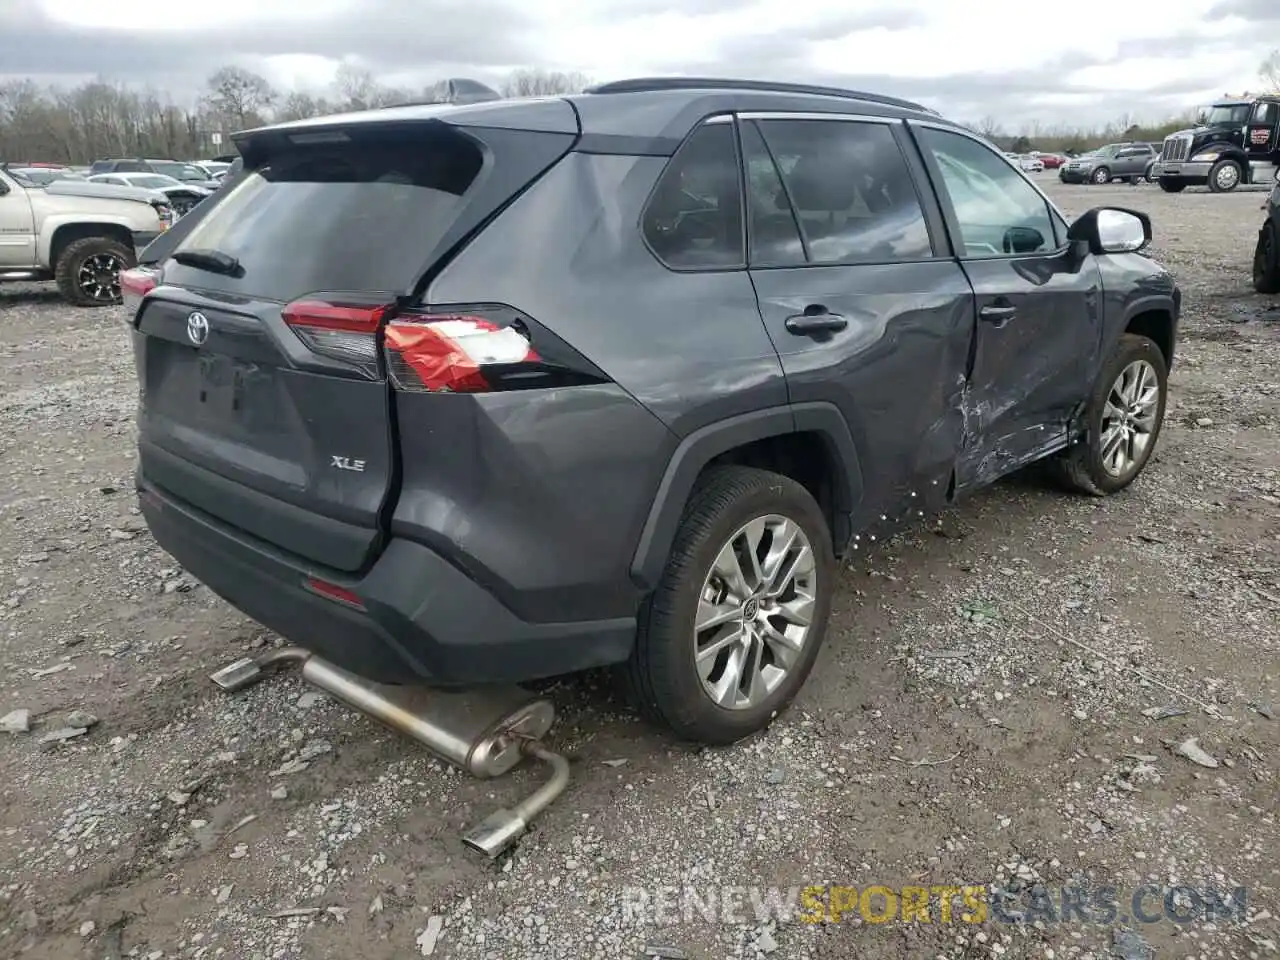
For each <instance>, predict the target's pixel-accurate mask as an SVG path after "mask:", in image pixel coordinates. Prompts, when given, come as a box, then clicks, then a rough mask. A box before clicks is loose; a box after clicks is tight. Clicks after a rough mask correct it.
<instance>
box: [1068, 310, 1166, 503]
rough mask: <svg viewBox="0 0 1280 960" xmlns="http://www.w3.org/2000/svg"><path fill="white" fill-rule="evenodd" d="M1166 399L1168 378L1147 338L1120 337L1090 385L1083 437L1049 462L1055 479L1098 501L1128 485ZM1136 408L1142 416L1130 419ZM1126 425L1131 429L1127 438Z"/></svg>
mask: <svg viewBox="0 0 1280 960" xmlns="http://www.w3.org/2000/svg"><path fill="white" fill-rule="evenodd" d="M1130 387H1132V388H1133V390H1132V392H1130V391H1129V388H1130ZM1152 389H1154V391H1155V392H1154V394H1150V395H1149V394H1148V391H1150V390H1152ZM1168 396H1169V375H1168V370H1167V367H1166V365H1165V360H1164V354H1162V353H1161V352H1160V348H1159V347H1157V346H1156V344H1155V342H1154V341H1153V340H1151V339H1149V338H1148V337H1142V336H1138V335H1137V334H1133V333H1126V334H1124V335H1123V336H1122V337H1121V338H1120V342H1119V343H1118V344H1116V348H1115V350H1114V351H1113V352H1112V354H1111V358H1110V359H1109V360H1108V361H1107V362H1106V363H1105V364H1103V366H1102V370H1101V371H1100V372H1099V374H1098V379H1097V381H1096V382H1095V384H1094V387H1093V393H1092V394H1091V395H1090V397H1089V405H1088V408H1087V409H1086V411H1085V418H1086V425H1085V435H1084V436H1083V437H1081V438H1080V439H1079V440H1078V441H1076V443H1075V444H1074V445H1072V446H1070V447H1068V448H1067V449H1066V450H1064V451H1063V452H1062V453H1060V454H1059V455H1058V456H1057V457H1055V458H1054V459H1053V460H1051V461H1050V464H1051V466H1052V467H1053V468H1054V469H1055V472H1056V473H1057V475H1058V479H1059V480H1060V481H1062V483H1064V484H1065V485H1066V486H1067V487H1068V488H1069V489H1072V490H1075V491H1077V492H1079V493H1087V494H1091V495H1093V496H1097V497H1101V496H1107V495H1109V494H1112V493H1117V492H1119V491H1120V490H1123V489H1124V488H1125V487H1127V486H1129V484H1131V483H1133V481H1134V480H1135V479H1136V478H1137V476H1138V474H1140V473H1141V472H1142V470H1143V468H1145V467H1146V465H1147V462H1148V461H1149V460H1150V459H1151V455H1152V453H1153V452H1154V451H1155V448H1156V442H1157V441H1158V440H1159V439H1160V428H1161V426H1162V425H1163V424H1164V411H1165V405H1166V403H1167V401H1168ZM1139 407H1141V408H1142V410H1143V413H1142V414H1141V416H1134V415H1133V413H1134V411H1136V410H1137V409H1138V408H1139ZM1126 426H1130V427H1133V428H1134V429H1132V430H1129V431H1128V433H1127V434H1126V431H1125V429H1124V427H1126ZM1128 438H1131V439H1128ZM1116 454H1120V455H1122V456H1123V460H1119V459H1118V457H1117V456H1116Z"/></svg>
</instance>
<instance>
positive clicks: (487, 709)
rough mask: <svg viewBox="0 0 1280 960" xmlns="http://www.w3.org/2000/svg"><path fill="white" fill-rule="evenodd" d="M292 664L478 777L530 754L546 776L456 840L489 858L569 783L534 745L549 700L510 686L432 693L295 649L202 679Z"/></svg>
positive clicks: (232, 683)
mask: <svg viewBox="0 0 1280 960" xmlns="http://www.w3.org/2000/svg"><path fill="white" fill-rule="evenodd" d="M285 663H300V664H301V665H302V679H304V680H306V681H307V682H308V683H310V684H312V685H313V686H316V687H319V688H320V689H321V690H323V691H324V692H325V693H328V694H330V695H331V696H333V697H335V698H336V699H338V700H341V701H342V702H343V703H345V704H347V705H348V706H350V707H354V708H355V709H356V710H359V711H360V712H362V713H365V714H368V715H369V716H371V717H373V718H374V719H375V720H379V721H381V722H382V723H384V724H386V725H387V726H388V727H391V728H392V729H394V730H398V731H399V732H401V733H404V734H407V735H408V736H410V737H412V738H413V739H414V740H417V741H418V742H419V743H421V744H423V745H424V746H425V747H427V749H429V750H430V751H431V752H432V753H434V754H435V755H436V756H438V757H440V759H442V760H445V761H446V762H448V763H451V764H453V765H454V766H455V767H460V768H461V769H463V770H466V771H467V772H468V773H470V774H472V775H473V776H476V777H480V778H481V779H485V780H488V779H492V778H494V777H500V776H502V775H503V774H504V773H507V772H509V771H510V770H511V768H512V767H514V766H515V765H516V764H518V763H519V762H520V761H521V760H522V759H523V758H524V757H526V756H531V757H534V758H536V759H538V760H540V761H542V762H543V763H545V764H547V765H548V766H550V767H551V771H552V772H551V776H550V778H549V779H548V780H547V781H546V782H545V783H544V784H543V785H542V786H540V787H539V788H538V789H537V790H535V791H534V792H533V793H532V794H530V795H529V796H528V797H527V798H525V799H524V800H523V801H521V802H520V803H518V804H516V805H515V806H514V807H512V808H511V809H505V808H504V809H501V810H497V811H495V812H494V813H492V814H490V815H489V816H488V817H486V818H485V819H484V820H483V821H482V822H481V823H479V824H478V825H476V826H475V827H474V828H472V829H471V830H468V831H467V832H466V833H465V834H464V835H463V837H462V842H463V843H464V844H465V845H466V846H468V847H469V848H471V849H472V850H478V851H480V852H481V853H483V854H485V855H486V856H488V857H491V858H492V857H497V856H498V855H499V854H500V853H502V852H503V851H504V850H506V849H507V848H508V847H509V846H511V844H512V843H514V842H515V841H516V840H517V839H518V838H519V837H520V836H521V835H522V834H523V833H524V832H525V830H527V829H528V826H529V824H530V823H531V822H532V821H533V819H534V818H535V817H536V816H537V815H538V814H540V813H541V812H542V811H543V810H545V809H546V808H547V807H548V806H550V805H551V803H552V801H554V800H555V799H556V798H557V797H559V796H560V794H562V793H564V791H565V788H566V787H567V786H568V785H569V762H568V761H567V760H566V759H565V758H564V757H562V756H560V754H558V753H552V752H551V751H550V750H546V749H544V748H543V747H541V746H539V744H538V741H539V740H541V739H542V737H544V736H545V735H546V733H547V731H548V730H550V729H551V724H552V722H553V721H554V720H555V707H554V706H553V705H552V703H551V701H550V700H547V699H544V698H541V697H535V696H533V695H532V694H530V693H528V692H527V691H525V690H522V689H520V688H519V687H515V686H503V687H493V688H483V687H482V688H475V689H470V690H457V691H454V690H433V689H429V688H427V687H419V686H395V685H392V684H384V683H375V682H373V681H372V680H366V679H364V678H363V677H359V676H357V675H355V674H354V673H350V672H348V671H346V670H343V669H342V668H341V667H337V666H335V665H334V664H332V663H330V662H329V661H327V660H325V659H323V658H322V657H318V656H316V655H315V654H313V653H311V651H309V650H306V649H304V648H302V647H281V648H279V649H277V650H272V651H270V652H268V653H265V654H263V655H262V656H260V657H256V658H253V659H248V658H246V659H243V660H237V661H236V662H235V663H232V664H228V665H227V666H225V667H223V668H222V669H221V670H218V671H216V672H215V673H212V674H210V676H209V679H211V680H212V681H213V682H214V683H215V684H217V685H218V686H219V687H220V688H221V689H222V690H224V691H226V692H227V693H235V692H237V691H239V690H243V689H245V688H246V687H249V686H252V685H253V684H255V683H257V682H258V681H259V680H261V679H262V678H263V677H264V676H265V674H266V671H267V669H269V668H271V667H274V666H278V665H280V664H285Z"/></svg>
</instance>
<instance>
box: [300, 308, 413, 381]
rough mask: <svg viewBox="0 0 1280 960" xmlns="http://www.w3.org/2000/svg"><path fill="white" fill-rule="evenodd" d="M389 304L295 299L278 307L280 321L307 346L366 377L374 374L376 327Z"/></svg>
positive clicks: (377, 327) (375, 372)
mask: <svg viewBox="0 0 1280 960" xmlns="http://www.w3.org/2000/svg"><path fill="white" fill-rule="evenodd" d="M391 309H392V305H390V304H385V303H375V304H362V303H335V302H331V301H329V300H319V299H312V300H295V301H294V302H293V303H291V304H289V305H288V306H287V307H285V308H284V310H283V311H281V316H282V317H283V318H284V322H285V323H287V324H288V325H289V326H290V327H291V328H292V329H293V332H294V333H296V334H297V335H298V337H299V339H301V340H302V342H303V343H305V344H306V345H307V347H308V348H309V349H310V350H312V351H314V352H315V353H318V354H320V355H321V356H322V357H330V358H332V359H334V360H341V361H343V362H345V363H349V364H351V365H353V366H354V367H356V368H357V369H359V370H360V372H361V373H363V374H364V375H365V376H366V377H369V378H370V379H374V378H375V377H377V375H378V329H379V328H380V327H381V326H382V320H383V318H384V317H385V316H386V315H387V314H388V313H389V312H390V311H391Z"/></svg>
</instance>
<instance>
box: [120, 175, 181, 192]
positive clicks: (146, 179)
mask: <svg viewBox="0 0 1280 960" xmlns="http://www.w3.org/2000/svg"><path fill="white" fill-rule="evenodd" d="M128 180H129V183H131V184H132V185H133V186H135V187H146V188H147V189H148V190H163V189H164V188H165V187H180V186H182V184H181V183H179V182H178V181H177V180H175V179H173V177H164V176H161V175H160V174H158V173H153V174H143V175H142V176H137V177H129V178H128Z"/></svg>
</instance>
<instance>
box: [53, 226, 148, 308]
mask: <svg viewBox="0 0 1280 960" xmlns="http://www.w3.org/2000/svg"><path fill="white" fill-rule="evenodd" d="M136 263H137V260H136V258H135V256H134V252H133V250H131V249H130V248H128V247H126V246H125V245H124V244H123V243H120V242H119V241H117V240H112V239H111V238H110V237H85V238H83V239H81V240H73V241H72V242H71V243H69V244H67V248H66V249H65V250H63V251H62V256H60V257H59V258H58V263H57V266H55V267H54V279H55V280H56V281H57V283H58V292H59V293H61V294H62V297H63V299H65V300H66V301H67V302H68V303H70V304H73V305H74V306H77V307H107V306H111V305H112V304H116V303H119V302H120V271H121V270H127V269H129V268H130V267H132V266H134V265H135V264H136Z"/></svg>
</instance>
